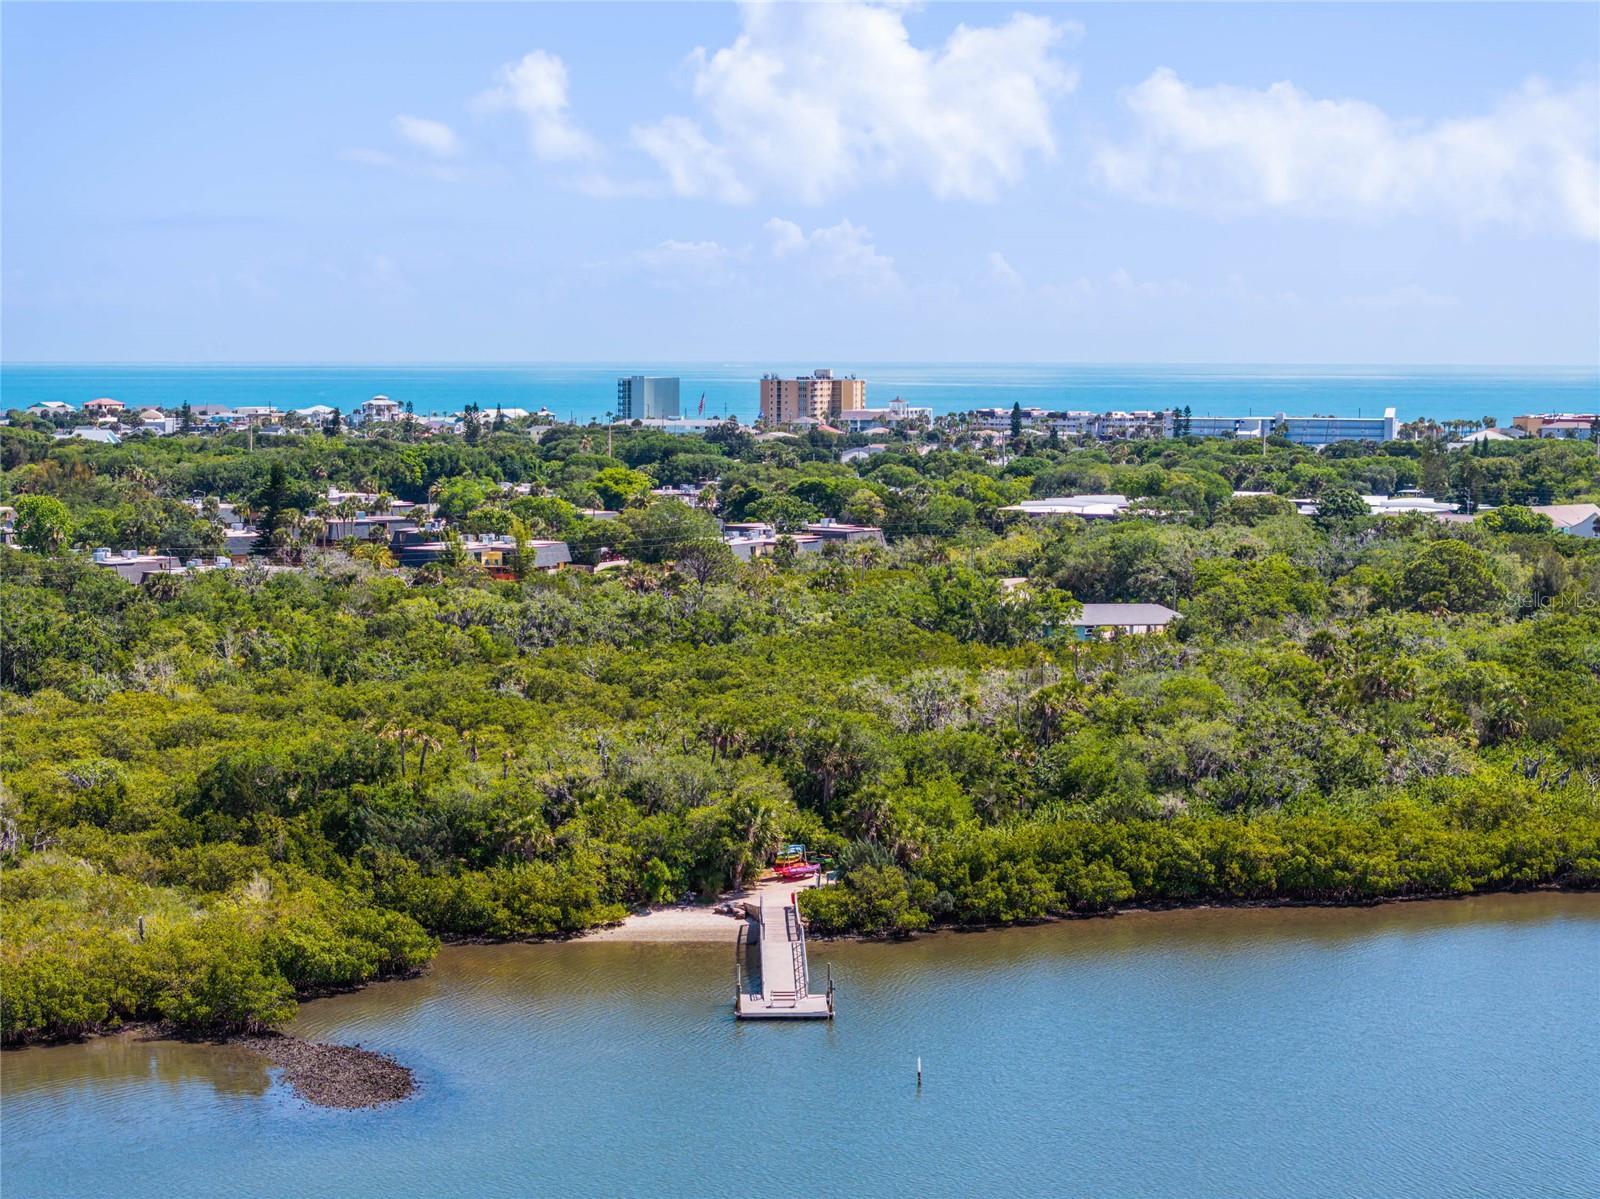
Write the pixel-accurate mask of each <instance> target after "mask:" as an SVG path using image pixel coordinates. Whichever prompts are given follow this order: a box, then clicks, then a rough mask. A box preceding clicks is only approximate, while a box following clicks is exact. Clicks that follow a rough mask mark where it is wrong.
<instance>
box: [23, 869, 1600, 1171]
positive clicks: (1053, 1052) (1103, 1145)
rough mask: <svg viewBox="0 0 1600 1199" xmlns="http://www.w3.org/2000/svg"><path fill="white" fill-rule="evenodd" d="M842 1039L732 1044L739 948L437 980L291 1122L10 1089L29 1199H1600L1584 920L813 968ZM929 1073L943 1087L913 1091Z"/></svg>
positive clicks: (851, 961) (1043, 942) (1289, 922)
mask: <svg viewBox="0 0 1600 1199" xmlns="http://www.w3.org/2000/svg"><path fill="white" fill-rule="evenodd" d="M812 958H813V976H814V977H821V975H822V973H823V968H824V965H825V964H831V965H832V966H833V970H834V975H835V978H836V980H837V981H838V984H839V1016H838V1019H837V1020H836V1021H834V1022H833V1023H832V1024H831V1025H825V1024H810V1025H790V1026H783V1025H762V1024H744V1025H741V1024H738V1023H736V1022H735V1021H734V1020H733V1019H732V1015H731V1001H732V991H733V962H732V953H731V950H730V949H729V948H725V947H722V946H708V945H683V946H674V945H659V944H656V945H636V944H626V943H619V942H606V943H593V942H589V943H584V942H579V943H574V944H553V945H531V946H524V945H513V946H487V947H460V948H452V949H447V950H446V951H445V952H444V953H443V954H441V956H440V958H439V960H438V963H437V964H436V966H435V967H434V968H433V970H432V971H431V972H430V973H429V975H428V976H427V977H425V978H423V979H421V980H417V981H413V982H403V983H391V984H385V985H382V986H377V987H372V988H369V989H367V990H366V991H363V992H359V993H356V994H352V995H346V996H339V997H336V998H332V999H326V1000H319V1001H316V1002H314V1003H309V1004H307V1005H305V1006H304V1008H303V1009H302V1014H301V1018H300V1020H299V1022H298V1024H297V1026H296V1028H295V1031H297V1032H299V1033H301V1034H303V1035H307V1036H312V1037H322V1038H329V1039H335V1040H340V1041H346V1042H360V1043H361V1044H363V1045H366V1046H368V1047H375V1048H380V1049H383V1050H385V1051H387V1052H390V1053H393V1054H394V1055H396V1056H397V1057H399V1058H400V1059H401V1060H402V1061H404V1062H406V1063H407V1064H409V1065H411V1066H412V1067H414V1068H415V1069H416V1071H417V1073H418V1076H419V1081H420V1088H421V1089H420V1092H419V1094H418V1096H417V1097H416V1098H414V1099H412V1100H411V1101H409V1102H406V1103H403V1104H400V1105H396V1106H393V1107H390V1108H386V1109H381V1110H379V1111H376V1112H344V1111H325V1110H316V1109H311V1108H308V1107H305V1106H304V1105H302V1104H300V1103H299V1102H298V1101H296V1100H295V1099H294V1098H293V1097H292V1095H290V1094H289V1093H288V1092H287V1091H286V1089H285V1088H284V1087H282V1086H281V1085H280V1084H278V1083H276V1082H274V1081H273V1080H272V1078H271V1076H270V1075H269V1073H268V1071H267V1070H266V1068H265V1067H264V1066H263V1065H261V1064H259V1063H258V1062H257V1061H256V1059H253V1058H252V1057H250V1055H248V1054H244V1053H242V1052H240V1051H237V1050H227V1049H215V1048H208V1047H203V1046H191V1045H179V1044H173V1043H170V1042H140V1041H134V1040H131V1039H126V1038H112V1039H105V1040H101V1041H96V1042H91V1043H87V1044H83V1045H76V1046H67V1047H57V1048H50V1049H30V1050H25V1051H20V1052H12V1053H7V1054H5V1055H4V1056H3V1058H0V1069H3V1086H4V1109H3V1121H0V1138H3V1140H0V1153H3V1159H0V1165H3V1176H0V1186H3V1193H4V1195H5V1196H6V1199H15V1197H21V1196H56V1195H60V1196H74V1197H86V1196H96V1195H107V1196H113V1195H114V1196H119V1197H123V1199H135V1197H138V1196H160V1197H163V1199H167V1197H178V1196H186V1195H196V1196H200V1195H207V1196H209V1195H224V1194H225V1195H264V1196H265V1195H274V1196H275V1195H297V1196H298V1195H303V1196H368V1195H371V1196H377V1195H384V1196H394V1195H446V1196H496V1195H528V1194H533V1195H563V1196H565V1195H693V1196H719V1195H729V1196H733V1195H741V1196H742V1195H750V1194H762V1193H772V1192H796V1193H803V1194H807V1195H824V1196H826V1195H854V1194H870V1195H958V1194H959V1195H968V1194H1007V1195H1063V1194H1065V1195H1077V1194H1093V1195H1117V1196H1185V1197H1190V1196H1207V1195H1217V1196H1223V1195H1226V1196H1257V1195H1260V1196H1285V1195H1292V1196H1346V1195H1348V1196H1380V1195H1412V1196H1434V1195H1439V1196H1473V1195H1486V1196H1487V1195H1495V1196H1501V1195H1572V1196H1586V1197H1587V1196H1594V1195H1596V1194H1600V1148H1597V1137H1596V1130H1597V1121H1600V1081H1597V1080H1600V1032H1597V1022H1596V1016H1597V1014H1600V895H1526V896H1492V897H1486V898H1480V899H1473V900H1466V901H1460V902H1453V903H1426V904H1404V905H1394V906H1389V907H1384V908H1379V909H1365V910H1327V909H1310V910H1266V911H1210V912H1185V913H1168V914H1159V915H1129V916H1122V917H1118V918H1116V919H1113V920H1097V921H1076V922H1070V923H1066V924H1059V925H1051V926H1046V927H1042V928H1032V929H1016V930H1010V931H1006V932H994V933H983V934H973V935H942V936H939V937H933V938H928V939H925V940H921V941H917V942H914V943H911V944H905V945H864V944H851V943H840V944H819V945H815V946H813V954H812ZM918 1056H921V1057H922V1059H923V1062H924V1066H925V1070H926V1074H925V1079H924V1084H923V1086H922V1088H921V1090H920V1091H919V1090H918V1089H917V1086H916V1080H915V1075H914V1064H915V1059H916V1058H917V1057H918Z"/></svg>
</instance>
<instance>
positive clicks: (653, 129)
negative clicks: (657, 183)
mask: <svg viewBox="0 0 1600 1199" xmlns="http://www.w3.org/2000/svg"><path fill="white" fill-rule="evenodd" d="M633 140H634V144H636V145H637V146H638V147H639V148H640V149H641V150H643V151H644V152H645V153H646V154H648V155H650V157H651V158H654V159H655V160H656V162H658V163H659V164H660V165H661V169H662V170H663V171H665V172H666V175H667V184H668V186H669V187H671V188H672V190H673V191H674V192H676V193H677V194H678V195H680V196H710V197H711V198H712V199H714V200H722V201H724V202H726V203H729V204H744V203H747V202H748V201H750V200H753V199H754V198H755V195H754V193H753V192H752V191H751V190H750V189H749V188H748V187H747V186H745V184H744V183H742V182H741V181H740V180H739V176H738V174H737V172H736V171H735V170H734V167H733V164H732V162H731V161H730V160H729V156H728V153H727V152H726V151H725V150H724V149H723V148H722V147H721V146H716V145H713V144H712V143H711V142H710V141H708V140H707V138H706V135H705V133H704V132H702V131H701V129H700V126H699V125H697V124H695V123H694V122H693V121H691V120H689V119H688V118H686V117H667V118H666V119H665V120H663V121H659V122H657V123H656V124H654V125H641V126H638V127H636V128H635V129H634V131H633Z"/></svg>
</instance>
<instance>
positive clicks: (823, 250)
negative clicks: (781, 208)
mask: <svg viewBox="0 0 1600 1199" xmlns="http://www.w3.org/2000/svg"><path fill="white" fill-rule="evenodd" d="M765 228H766V230H767V232H768V233H769V234H771V236H772V246H771V250H772V256H773V257H774V258H777V259H781V260H784V261H786V262H789V263H791V264H796V265H801V266H804V267H805V268H806V269H808V270H809V271H810V272H811V273H812V275H813V276H814V277H815V278H817V279H820V280H823V281H828V282H839V283H848V284H850V285H852V286H854V287H857V288H859V289H861V290H863V291H875V292H887V291H899V290H901V289H902V288H903V287H904V284H903V283H902V282H901V280H900V275H899V272H897V271H896V270H895V269H894V259H892V258H890V257H888V256H887V255H884V254H880V253H878V249H877V247H876V246H874V245H873V244H872V240H871V238H872V234H871V232H870V231H869V230H866V229H863V228H862V227H861V226H860V225H852V224H851V223H850V222H849V221H848V220H844V221H840V222H839V223H838V224H837V225H830V226H828V227H827V228H825V229H813V230H812V231H811V232H810V233H807V232H806V231H805V230H803V229H802V228H801V227H800V226H799V225H797V224H795V223H794V222H793V221H786V220H783V219H782V218H780V217H773V218H772V219H771V220H770V221H768V222H767V223H766V226H765Z"/></svg>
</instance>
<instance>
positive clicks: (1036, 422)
mask: <svg viewBox="0 0 1600 1199" xmlns="http://www.w3.org/2000/svg"><path fill="white" fill-rule="evenodd" d="M1017 415H1018V416H1019V417H1020V419H1021V423H1022V427H1023V428H1024V429H1025V430H1031V431H1033V432H1034V433H1035V434H1036V435H1040V436H1042V435H1044V434H1045V433H1047V432H1049V431H1052V430H1053V431H1054V432H1056V433H1058V434H1060V435H1061V436H1063V437H1090V438H1094V439H1096V440H1098V441H1120V440H1124V439H1129V438H1147V437H1184V436H1187V437H1239V438H1255V439H1260V438H1262V437H1267V436H1281V437H1283V438H1285V439H1286V440H1288V441H1290V442H1292V443H1293V444H1295V445H1304V446H1312V447H1321V446H1325V445H1332V444H1333V443H1334V442H1336V441H1393V440H1394V439H1395V438H1396V437H1397V436H1399V431H1400V422H1399V420H1398V419H1397V418H1396V416H1395V412H1394V409H1393V408H1385V409H1384V410H1383V415H1382V416H1289V415H1288V414H1286V413H1282V412H1279V413H1275V414H1270V415H1264V416H1184V417H1182V418H1180V417H1179V416H1178V414H1177V413H1176V412H1170V411H1166V410H1163V409H1142V410H1139V411H1135V412H1070V411H1069V412H1052V411H1049V410H1047V409H1044V408H1023V409H1022V410H1021V411H1020V412H1019V413H1018V414H1017ZM968 419H969V420H970V421H971V423H972V424H974V425H976V426H977V427H978V428H980V429H985V430H988V431H990V433H991V434H994V433H1000V434H1004V433H1006V432H1007V431H1009V429H1010V428H1011V421H1012V411H1011V409H1009V408H978V409H975V410H974V411H973V412H971V413H970V414H968Z"/></svg>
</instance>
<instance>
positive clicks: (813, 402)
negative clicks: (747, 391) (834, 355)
mask: <svg viewBox="0 0 1600 1199" xmlns="http://www.w3.org/2000/svg"><path fill="white" fill-rule="evenodd" d="M866 406H867V381H866V380H865V379H858V378H856V377H855V376H854V375H846V376H843V377H841V378H838V379H835V378H834V377H833V372H832V371H831V370H827V369H826V368H824V369H819V370H814V371H812V372H811V373H810V374H809V375H801V376H800V377H799V378H798V379H780V378H779V377H778V376H777V375H762V376H761V419H762V421H763V422H765V423H766V424H769V425H787V424H791V423H793V422H794V421H797V420H814V421H821V422H822V423H824V424H826V423H827V421H828V419H829V418H830V417H835V416H838V415H839V413H841V412H848V411H850V410H852V409H855V408H865V407H866Z"/></svg>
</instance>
